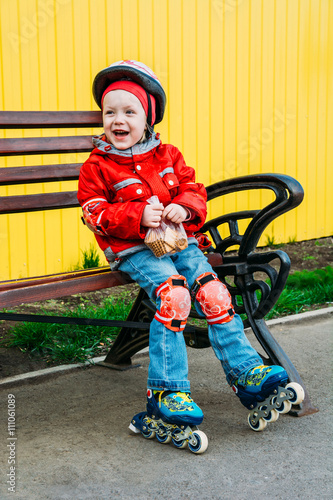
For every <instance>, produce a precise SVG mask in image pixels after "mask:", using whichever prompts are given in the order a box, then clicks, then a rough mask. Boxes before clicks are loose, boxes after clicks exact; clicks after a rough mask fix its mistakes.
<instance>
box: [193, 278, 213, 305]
mask: <svg viewBox="0 0 333 500" xmlns="http://www.w3.org/2000/svg"><path fill="white" fill-rule="evenodd" d="M216 278H217V276H216V275H214V274H212V273H205V274H204V275H202V277H200V276H199V277H198V278H197V279H196V280H195V281H194V283H193V285H192V287H191V290H190V293H191V297H192V299H193V300H194V299H195V296H196V294H197V293H198V291H199V290H200V288H201V287H202V286H203V285H205V284H206V283H208V282H209V281H213V280H215V279H216Z"/></svg>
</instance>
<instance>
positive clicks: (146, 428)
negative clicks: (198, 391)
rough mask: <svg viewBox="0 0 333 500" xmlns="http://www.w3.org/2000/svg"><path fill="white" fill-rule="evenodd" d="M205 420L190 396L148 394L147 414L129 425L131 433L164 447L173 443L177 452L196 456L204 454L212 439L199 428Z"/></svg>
mask: <svg viewBox="0 0 333 500" xmlns="http://www.w3.org/2000/svg"><path fill="white" fill-rule="evenodd" d="M202 420H203V413H202V411H201V409H200V408H199V407H198V405H196V403H195V402H194V401H193V400H192V398H191V397H190V394H189V393H184V392H176V391H152V390H151V389H148V391H147V411H145V412H141V413H138V414H137V415H134V417H133V418H132V421H131V423H130V425H129V428H130V429H131V431H133V432H135V433H140V432H141V434H142V435H143V436H144V437H145V438H146V439H153V438H155V437H156V439H157V440H158V441H159V442H160V443H164V444H167V443H170V442H172V443H173V445H174V446H176V448H186V446H188V447H189V449H190V450H191V451H192V452H193V453H197V454H199V453H204V452H205V451H206V450H207V447H208V439H207V436H206V434H205V433H204V432H202V431H200V430H199V429H198V428H197V425H199V424H201V422H202Z"/></svg>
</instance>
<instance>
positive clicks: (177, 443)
mask: <svg viewBox="0 0 333 500" xmlns="http://www.w3.org/2000/svg"><path fill="white" fill-rule="evenodd" d="M181 432H182V431H181V430H179V431H177V430H176V431H174V432H173V433H172V434H173V436H174V437H173V438H172V444H173V445H174V446H175V447H176V448H179V449H181V448H186V446H187V439H179V440H178V439H176V437H177V435H178V434H181Z"/></svg>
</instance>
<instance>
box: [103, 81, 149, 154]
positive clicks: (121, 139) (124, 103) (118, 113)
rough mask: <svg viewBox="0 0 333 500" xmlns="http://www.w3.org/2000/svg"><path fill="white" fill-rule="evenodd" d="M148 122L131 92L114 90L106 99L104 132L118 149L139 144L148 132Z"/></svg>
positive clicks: (104, 103)
mask: <svg viewBox="0 0 333 500" xmlns="http://www.w3.org/2000/svg"><path fill="white" fill-rule="evenodd" d="M146 121H147V118H146V114H145V112H144V109H143V107H142V104H141V102H140V101H139V99H138V98H137V97H136V96H135V95H133V94H131V93H130V92H126V90H112V91H111V92H108V93H107V94H106V96H105V97H104V101H103V126H104V132H105V135H106V138H107V140H108V141H109V142H110V143H111V144H113V145H114V147H116V148H117V149H120V150H124V149H128V148H131V147H132V146H134V144H136V143H137V142H139V141H140V139H141V138H142V136H143V134H144V131H145V130H146Z"/></svg>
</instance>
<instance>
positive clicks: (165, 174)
mask: <svg viewBox="0 0 333 500" xmlns="http://www.w3.org/2000/svg"><path fill="white" fill-rule="evenodd" d="M159 176H160V177H161V178H162V180H163V182H164V184H165V185H166V187H167V188H168V189H169V191H172V190H173V189H175V190H176V191H177V188H178V186H179V180H178V177H177V176H176V175H175V174H174V171H173V168H172V167H167V168H165V169H164V170H162V172H160V173H159Z"/></svg>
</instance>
